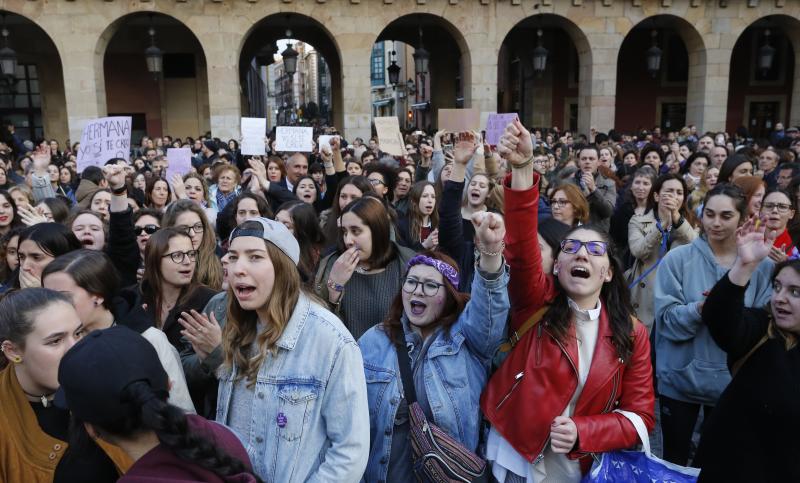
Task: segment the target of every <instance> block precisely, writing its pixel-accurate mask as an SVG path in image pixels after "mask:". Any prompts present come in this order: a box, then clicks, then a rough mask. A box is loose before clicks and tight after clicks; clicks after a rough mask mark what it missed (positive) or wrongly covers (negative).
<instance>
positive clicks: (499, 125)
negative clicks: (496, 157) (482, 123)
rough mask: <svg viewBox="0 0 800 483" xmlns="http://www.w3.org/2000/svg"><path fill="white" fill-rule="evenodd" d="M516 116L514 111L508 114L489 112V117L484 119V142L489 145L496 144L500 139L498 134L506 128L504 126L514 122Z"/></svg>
mask: <svg viewBox="0 0 800 483" xmlns="http://www.w3.org/2000/svg"><path fill="white" fill-rule="evenodd" d="M516 118H517V114H516V113H513V112H512V113H509V114H490V115H489V119H487V120H486V142H487V143H489V145H490V146H497V143H498V142H499V141H500V136H502V135H503V132H505V130H506V126H508V125H509V124H510V123H512V122H514V120H515V119H516Z"/></svg>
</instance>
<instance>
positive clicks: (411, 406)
mask: <svg viewBox="0 0 800 483" xmlns="http://www.w3.org/2000/svg"><path fill="white" fill-rule="evenodd" d="M395 348H396V350H397V362H398V364H399V365H400V377H401V380H402V382H403V392H404V393H405V399H406V402H407V403H408V412H409V425H410V431H409V435H408V437H409V439H410V440H411V451H412V454H413V460H414V475H416V477H417V481H418V482H426V483H427V482H436V483H439V482H463V483H472V482H477V481H484V480H485V479H486V476H487V468H486V461H484V460H483V459H482V458H481V457H480V456H478V455H477V454H475V453H474V452H472V451H470V450H468V449H467V448H465V447H464V446H463V445H461V443H459V442H458V441H457V440H456V439H455V438H453V437H452V436H450V435H449V434H447V433H446V432H445V431H443V430H442V429H441V428H439V427H438V426H436V425H435V424H432V423H430V422H428V419H427V418H426V417H425V413H424V411H423V410H422V408H421V407H420V405H419V403H418V402H417V391H416V388H415V387H414V378H413V377H412V376H411V361H410V359H409V357H408V349H407V348H406V347H405V346H404V345H400V344H398V345H396V346H395Z"/></svg>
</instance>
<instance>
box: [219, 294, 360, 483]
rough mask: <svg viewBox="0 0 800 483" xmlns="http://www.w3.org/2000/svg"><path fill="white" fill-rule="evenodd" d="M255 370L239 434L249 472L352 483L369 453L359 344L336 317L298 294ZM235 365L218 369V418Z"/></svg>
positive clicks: (222, 417)
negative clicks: (247, 418)
mask: <svg viewBox="0 0 800 483" xmlns="http://www.w3.org/2000/svg"><path fill="white" fill-rule="evenodd" d="M276 346H277V347H276V352H275V353H274V354H273V355H268V356H267V357H266V359H265V361H264V363H263V364H262V365H261V367H260V368H259V371H258V376H257V380H256V384H255V387H254V388H253V391H255V392H254V396H255V397H253V396H252V395H248V394H241V395H239V394H237V398H238V397H243V398H248V397H250V398H252V401H253V406H252V411H251V417H252V423H251V424H250V426H249V431H248V432H247V434H238V433H237V436H238V437H239V439H241V441H242V443H243V444H244V446H245V448H246V449H247V453H248V455H249V456H250V460H251V462H252V464H253V469H254V470H255V473H256V474H258V476H260V477H261V478H262V479H263V480H265V481H269V482H274V483H283V482H285V483H294V482H298V483H299V482H306V481H308V482H322V481H326V482H342V483H347V482H356V481H358V480H359V479H360V478H361V475H362V474H363V472H364V468H365V467H366V463H367V456H368V452H369V446H368V441H369V440H368V438H369V412H368V408H367V390H366V383H365V381H364V369H363V362H362V358H361V351H360V350H359V348H358V345H357V344H356V342H355V341H354V340H353V337H352V336H351V335H350V333H349V332H348V331H347V329H346V328H345V327H344V325H342V322H341V321H340V320H339V319H337V318H336V316H334V315H333V314H332V313H330V312H329V311H328V310H326V309H324V308H322V307H321V306H320V305H318V304H316V303H315V302H312V301H311V299H310V298H309V297H308V296H306V295H304V294H300V298H299V299H298V301H297V305H296V306H295V309H294V312H293V313H292V316H291V318H290V320H289V323H288V324H287V326H286V329H285V330H284V332H283V335H282V336H281V337H280V339H278V342H277V344H276ZM236 372H237V368H236V367H235V366H234V367H233V368H232V370H230V369H229V370H223V371H222V373H221V374H220V381H219V399H218V404H217V421H218V422H221V423H226V422H227V421H228V411H229V410H230V404H231V395H232V394H231V393H232V390H233V388H234V379H235V377H236Z"/></svg>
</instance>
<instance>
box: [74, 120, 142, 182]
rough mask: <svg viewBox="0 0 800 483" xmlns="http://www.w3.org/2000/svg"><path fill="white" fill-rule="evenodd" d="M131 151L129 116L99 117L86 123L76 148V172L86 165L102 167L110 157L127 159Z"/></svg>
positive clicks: (80, 171) (81, 170)
mask: <svg viewBox="0 0 800 483" xmlns="http://www.w3.org/2000/svg"><path fill="white" fill-rule="evenodd" d="M130 152H131V118H130V117H125V116H119V117H101V118H100V119H94V120H92V121H89V122H88V123H87V124H86V127H84V128H83V134H81V144H80V147H79V149H78V172H79V173H82V172H83V170H84V169H86V167H88V166H97V167H103V166H104V165H105V164H106V161H108V160H109V159H111V158H122V159H124V160H125V161H128V160H129V159H128V158H129V157H130Z"/></svg>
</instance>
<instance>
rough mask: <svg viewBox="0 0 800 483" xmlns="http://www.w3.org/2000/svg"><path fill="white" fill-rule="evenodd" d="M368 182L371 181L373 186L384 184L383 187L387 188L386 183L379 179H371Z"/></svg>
mask: <svg viewBox="0 0 800 483" xmlns="http://www.w3.org/2000/svg"><path fill="white" fill-rule="evenodd" d="M367 181H369V184H371V185H372V186H378V185H379V184H382V185H384V186H386V183H384V182H383V181H382V180H379V179H377V178H370V179H368V180H367Z"/></svg>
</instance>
